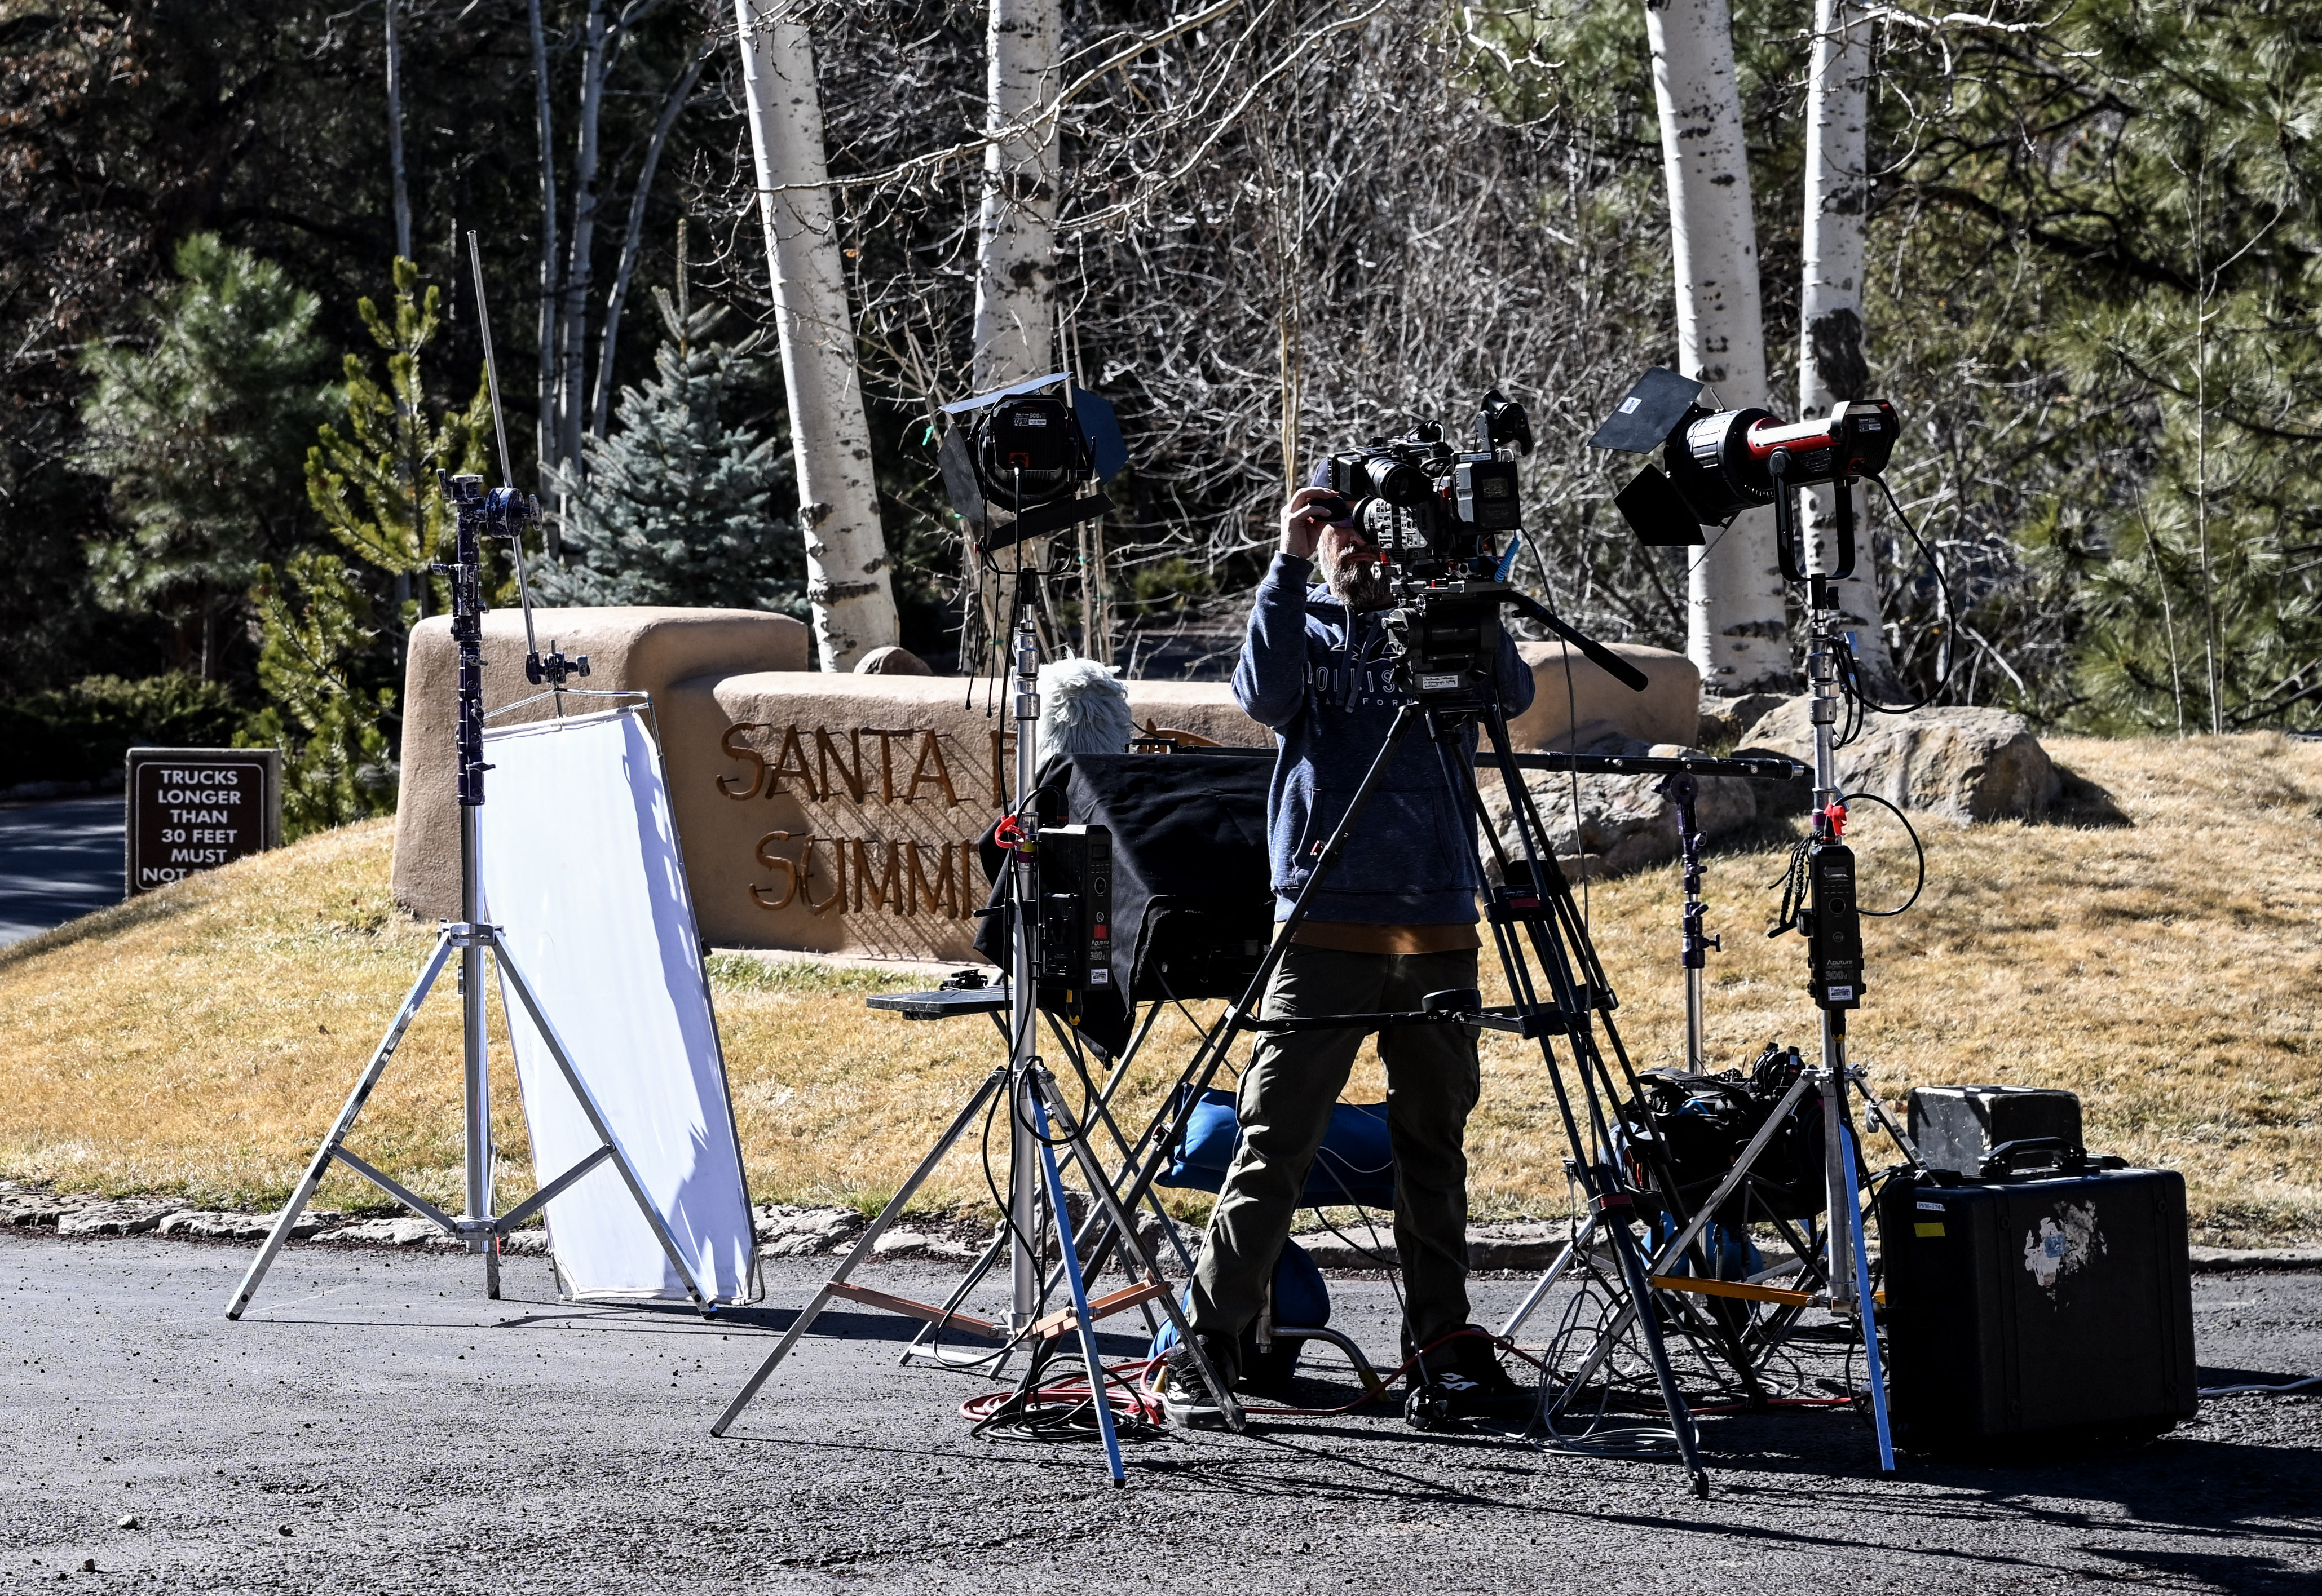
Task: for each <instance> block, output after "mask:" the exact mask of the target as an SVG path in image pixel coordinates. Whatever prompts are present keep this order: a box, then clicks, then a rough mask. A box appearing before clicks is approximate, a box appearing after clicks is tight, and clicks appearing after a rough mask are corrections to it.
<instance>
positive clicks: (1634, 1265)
mask: <svg viewBox="0 0 2322 1596" xmlns="http://www.w3.org/2000/svg"><path fill="white" fill-rule="evenodd" d="M1606 1228H1607V1229H1608V1230H1609V1231H1610V1232H1611V1234H1612V1238H1613V1251H1614V1255H1616V1256H1617V1257H1618V1258H1619V1259H1620V1261H1621V1276H1622V1278H1623V1280H1625V1281H1628V1284H1629V1300H1630V1301H1631V1302H1632V1303H1633V1304H1634V1305H1635V1306H1636V1309H1637V1326H1638V1327H1639V1328H1640V1329H1641V1330H1642V1331H1644V1333H1645V1350H1646V1352H1647V1353H1649V1354H1650V1355H1651V1358H1652V1364H1653V1378H1654V1379H1655V1380H1656V1381H1657V1382H1659V1384H1660V1388H1661V1406H1662V1407H1664V1408H1666V1409H1668V1418H1669V1427H1670V1428H1671V1429H1672V1430H1674V1431H1675V1432H1676V1434H1677V1450H1678V1456H1679V1457H1681V1458H1683V1459H1684V1460H1685V1472H1686V1473H1687V1475H1688V1476H1689V1477H1690V1478H1691V1479H1692V1482H1693V1493H1694V1495H1696V1496H1697V1497H1701V1498H1703V1499H1705V1500H1706V1499H1707V1497H1708V1495H1709V1473H1708V1471H1707V1470H1705V1469H1704V1468H1703V1467H1702V1466H1701V1446H1700V1441H1699V1438H1698V1437H1697V1436H1695V1434H1694V1433H1693V1415H1692V1414H1690V1413H1688V1412H1687V1411H1686V1406H1685V1396H1684V1393H1682V1392H1681V1391H1678V1388H1677V1374H1676V1372H1675V1371H1673V1370H1672V1369H1670V1367H1669V1361H1668V1347H1667V1346H1665V1345H1662V1343H1661V1324H1660V1318H1659V1316H1658V1315H1656V1314H1655V1313H1654V1312H1653V1311H1652V1285H1651V1282H1650V1281H1647V1280H1646V1279H1645V1268H1644V1263H1643V1262H1642V1260H1641V1259H1640V1258H1639V1257H1638V1256H1637V1240H1636V1237H1634V1236H1631V1235H1630V1234H1629V1227H1628V1226H1626V1225H1625V1224H1614V1225H1611V1226H1608V1227H1606Z"/></svg>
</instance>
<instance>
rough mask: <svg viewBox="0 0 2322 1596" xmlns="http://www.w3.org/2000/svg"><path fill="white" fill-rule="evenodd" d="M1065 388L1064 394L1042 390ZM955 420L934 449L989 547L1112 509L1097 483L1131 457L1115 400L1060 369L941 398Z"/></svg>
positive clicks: (954, 500)
mask: <svg viewBox="0 0 2322 1596" xmlns="http://www.w3.org/2000/svg"><path fill="white" fill-rule="evenodd" d="M1046 388H1060V389H1061V392H1060V393H1044V392H1042V391H1041V390H1043V389H1046ZM943 413H944V415H947V416H949V417H951V418H952V424H951V426H950V427H948V428H947V429H946V431H945V433H944V438H943V443H942V445H941V447H940V448H939V450H938V451H937V465H938V466H939V467H940V468H941V469H942V471H943V481H944V493H945V496H946V497H948V498H949V499H950V500H951V507H952V508H953V509H954V510H956V511H957V512H958V513H959V515H960V518H961V519H962V520H964V521H965V522H967V523H968V524H970V525H971V526H973V527H974V528H975V529H976V530H975V533H974V539H975V542H976V543H979V544H980V545H981V546H982V547H983V548H984V549H985V550H987V551H989V550H992V549H1004V548H1007V547H1008V546H1009V545H1010V544H1011V543H1017V542H1019V541H1020V540H1021V539H1024V538H1028V537H1047V535H1049V534H1052V533H1058V532H1062V531H1064V530H1065V528H1066V527H1068V526H1076V525H1078V524H1080V523H1082V522H1083V521H1092V520H1094V519H1096V517H1098V516H1099V515H1103V514H1104V513H1105V512H1106V511H1107V510H1109V509H1111V507H1112V501H1111V499H1109V498H1107V497H1105V495H1104V490H1103V489H1102V488H1099V487H1098V486H1097V484H1099V483H1100V482H1110V481H1111V480H1112V479H1113V478H1115V477H1117V476H1119V475H1120V470H1121V468H1122V467H1123V466H1126V465H1127V464H1128V463H1129V449H1128V446H1127V445H1125V444H1124V443H1122V442H1121V441H1120V422H1119V421H1118V420H1116V419H1115V418H1114V416H1113V414H1112V406H1111V405H1108V404H1106V403H1105V402H1104V400H1102V398H1100V397H1097V396H1096V395H1094V394H1092V393H1091V392H1089V391H1088V389H1086V388H1077V387H1074V384H1073V378H1072V373H1071V372H1069V371H1054V372H1051V373H1049V374H1048V375H1047V376H1046V377H1036V378H1032V379H1031V380H1030V381H1028V382H1019V383H1017V384H1015V385H1014V386H1012V387H1010V388H997V389H995V390H993V391H992V392H991V393H988V394H978V395H977V396H976V397H974V398H972V399H962V400H960V401H959V402H958V403H957V404H955V405H946V406H943Z"/></svg>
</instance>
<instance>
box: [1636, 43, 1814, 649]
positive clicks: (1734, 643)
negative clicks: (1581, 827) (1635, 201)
mask: <svg viewBox="0 0 2322 1596" xmlns="http://www.w3.org/2000/svg"><path fill="white" fill-rule="evenodd" d="M1645 32H1646V36H1647V38H1648V40H1649V41H1650V44H1651V48H1652V56H1653V95H1654V98H1655V99H1656V100H1657V101H1658V102H1659V107H1660V124H1661V159H1662V165H1663V167H1664V169H1665V170H1666V171H1667V173H1668V196H1669V242H1670V247H1671V253H1672V255H1673V257H1674V259H1675V263H1676V269H1677V344H1678V365H1679V366H1680V367H1681V368H1682V369H1684V371H1685V373H1686V375H1687V376H1689V377H1694V378H1699V379H1700V380H1701V381H1703V382H1705V383H1707V384H1708V385H1709V386H1710V387H1711V388H1714V389H1715V390H1716V391H1717V397H1718V399H1719V400H1720V402H1722V403H1723V405H1724V406H1725V407H1727V408H1728V409H1732V408H1737V407H1740V406H1748V405H1764V404H1766V403H1767V401H1768V398H1769V394H1768V390H1767V386H1766V353H1765V351H1766V334H1765V327H1764V324H1763V322H1762V320H1761V317H1760V309H1759V298H1758V234H1757V228H1756V225H1755V223H1753V221H1752V220H1751V214H1750V165H1749V157H1748V151H1747V149H1746V147H1745V146H1744V144H1743V142H1742V99H1741V94H1740V91H1739V89H1738V88H1737V87H1736V86H1735V83H1734V76H1733V29H1732V19H1731V18H1730V16H1729V14H1728V13H1727V10H1726V0H1668V4H1667V5H1661V6H1650V7H1648V8H1647V10H1646V12H1645ZM1687 588H1688V595H1687V597H1688V606H1687V612H1688V613H1687V626H1686V652H1687V654H1689V655H1690V656H1691V657H1692V659H1693V662H1694V663H1695V664H1696V665H1698V666H1699V667H1700V668H1701V680H1702V687H1703V689H1705V690H1706V691H1709V692H1714V693H1748V692H1764V691H1782V690H1785V689H1788V688H1789V687H1791V686H1792V685H1793V680H1792V679H1793V676H1794V674H1795V672H1794V668H1793V666H1792V664H1791V661H1790V649H1789V634H1788V623H1787V616H1786V614H1785V612H1784V609H1783V604H1782V580H1781V573H1780V570H1779V568H1778V566H1777V565H1776V564H1775V562H1774V520H1773V513H1772V512H1771V511H1770V510H1750V511H1746V512H1744V513H1743V514H1742V515H1740V516H1739V517H1737V518H1736V519H1735V521H1734V522H1733V524H1732V526H1730V527H1728V528H1726V529H1725V530H1724V531H1723V532H1722V533H1721V532H1719V531H1718V530H1716V529H1715V528H1714V527H1713V528H1711V529H1710V530H1709V533H1708V543H1707V545H1706V546H1705V547H1704V548H1702V549H1699V550H1697V551H1696V552H1695V554H1694V559H1693V565H1692V570H1691V571H1690V573H1689V576H1688V579H1687Z"/></svg>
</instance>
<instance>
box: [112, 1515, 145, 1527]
mask: <svg viewBox="0 0 2322 1596" xmlns="http://www.w3.org/2000/svg"><path fill="white" fill-rule="evenodd" d="M114 1528H115V1529H137V1528H142V1526H141V1525H140V1524H139V1523H138V1522H137V1515H136V1514H134V1513H123V1514H122V1515H121V1518H120V1520H119V1522H117V1523H115V1524H114Z"/></svg>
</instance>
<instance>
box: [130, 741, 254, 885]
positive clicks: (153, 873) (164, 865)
mask: <svg viewBox="0 0 2322 1596" xmlns="http://www.w3.org/2000/svg"><path fill="white" fill-rule="evenodd" d="M124 792H125V795H126V797H125V807H126V810H127V813H126V816H125V824H124V825H123V838H122V840H123V848H122V852H123V871H124V872H125V875H126V877H127V880H126V883H125V885H126V892H125V894H124V896H126V897H130V898H134V897H136V896H137V895H138V894H139V893H141V892H151V891H152V890H153V889H156V888H158V887H166V886H168V885H169V883H170V882H172V881H177V880H184V879H185V878H186V877H187V876H189V875H192V874H194V873H195V872H197V871H206V870H215V869H216V868H217V867H218V866H219V865H221V864H227V863H231V862H233V861H234V860H237V859H240V858H242V857H243V856H244V855H246V854H251V853H262V852H264V851H265V850H266V849H268V848H279V847H280V846H281V845H282V751H281V750H280V749H279V748H133V749H131V750H130V751H129V771H128V781H127V783H126V784H125V788H124Z"/></svg>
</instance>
